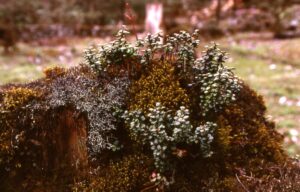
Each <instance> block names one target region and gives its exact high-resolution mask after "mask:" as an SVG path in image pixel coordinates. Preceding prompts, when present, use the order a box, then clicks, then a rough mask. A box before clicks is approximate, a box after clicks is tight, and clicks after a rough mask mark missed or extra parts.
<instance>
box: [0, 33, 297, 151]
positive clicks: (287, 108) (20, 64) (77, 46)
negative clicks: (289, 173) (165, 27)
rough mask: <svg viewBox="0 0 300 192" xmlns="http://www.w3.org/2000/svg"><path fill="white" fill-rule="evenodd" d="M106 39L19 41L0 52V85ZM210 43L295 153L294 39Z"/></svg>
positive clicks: (254, 37) (34, 75)
mask: <svg viewBox="0 0 300 192" xmlns="http://www.w3.org/2000/svg"><path fill="white" fill-rule="evenodd" d="M109 40H110V38H109V37H108V38H104V39H95V38H93V39H92V38H80V39H79V38H73V39H65V40H61V41H56V42H55V43H53V42H51V41H50V42H48V43H45V44H46V45H36V44H34V43H32V44H25V43H19V44H18V45H17V47H18V50H17V51H16V52H15V53H11V54H9V55H4V54H0V85H3V84H7V83H23V82H29V81H32V80H35V79H38V78H41V77H42V76H43V70H44V69H45V68H47V67H49V66H63V67H71V66H75V65H77V64H79V63H81V62H83V57H82V56H83V51H84V49H85V48H87V47H88V46H89V45H90V44H91V43H96V44H99V43H101V42H108V41H109ZM216 42H217V43H219V44H221V47H222V48H223V49H225V50H226V51H227V52H228V53H229V54H230V59H229V62H228V65H229V66H230V67H234V68H236V69H235V72H236V74H237V75H238V76H239V77H241V78H242V79H243V80H245V81H246V82H247V83H248V84H250V86H251V87H252V88H254V89H255V90H257V91H258V92H259V93H260V94H261V95H263V96H264V98H265V102H266V105H267V107H268V114H267V115H268V117H269V118H270V119H273V120H274V121H275V122H276V124H277V129H278V130H279V132H281V133H283V134H284V135H285V136H286V137H285V143H284V145H285V148H286V149H287V151H288V153H289V154H290V155H292V156H294V155H300V39H288V40H274V39H272V37H271V36H270V34H268V33H265V34H261V33H260V34H255V33H243V34H237V35H235V36H231V37H229V38H228V37H226V38H222V39H219V40H216ZM202 45H203V44H202ZM0 52H1V50H0Z"/></svg>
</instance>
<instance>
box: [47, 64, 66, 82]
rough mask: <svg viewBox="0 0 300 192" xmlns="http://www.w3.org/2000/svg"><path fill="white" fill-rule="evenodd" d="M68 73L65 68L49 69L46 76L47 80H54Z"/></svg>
mask: <svg viewBox="0 0 300 192" xmlns="http://www.w3.org/2000/svg"><path fill="white" fill-rule="evenodd" d="M65 73H66V69H65V68H63V67H57V66H55V67H48V68H46V69H45V70H44V74H45V75H46V78H47V79H53V78H54V77H56V76H61V75H64V74H65Z"/></svg>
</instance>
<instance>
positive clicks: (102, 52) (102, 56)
mask: <svg viewBox="0 0 300 192" xmlns="http://www.w3.org/2000/svg"><path fill="white" fill-rule="evenodd" d="M128 34H129V32H128V31H126V30H124V29H122V30H120V31H119V32H118V34H117V35H116V40H114V41H112V42H111V43H109V44H107V45H104V46H103V45H102V46H99V49H95V48H93V47H91V48H89V49H87V50H86V52H85V60H86V63H87V64H88V65H90V66H91V67H92V68H93V69H94V70H95V71H97V72H98V73H100V72H101V71H107V70H108V68H109V67H111V66H114V65H117V66H118V65H119V66H120V65H125V64H126V63H127V62H130V60H132V59H133V58H134V57H137V48H136V47H135V46H133V45H131V44H130V43H128V42H127V41H126V39H125V38H126V35H128Z"/></svg>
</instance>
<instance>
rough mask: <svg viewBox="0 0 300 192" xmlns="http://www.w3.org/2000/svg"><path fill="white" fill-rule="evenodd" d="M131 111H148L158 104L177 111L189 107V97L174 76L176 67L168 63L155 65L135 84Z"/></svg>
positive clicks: (132, 92) (131, 97)
mask: <svg viewBox="0 0 300 192" xmlns="http://www.w3.org/2000/svg"><path fill="white" fill-rule="evenodd" d="M129 92H130V93H129V95H130V96H129V98H130V104H129V109H130V110H143V111H147V110H148V109H149V108H153V107H155V104H156V103H157V102H160V103H161V105H162V106H165V107H166V108H167V109H173V110H176V109H178V108H179V107H180V106H189V99H188V96H187V94H186V92H185V90H184V89H183V88H181V87H180V84H179V81H178V79H177V78H176V76H175V74H174V67H173V66H172V65H170V64H168V63H155V64H153V66H152V69H151V70H150V71H149V74H146V75H143V76H142V77H141V78H140V79H139V80H138V81H136V82H134V83H133V85H132V86H131V87H130V90H129Z"/></svg>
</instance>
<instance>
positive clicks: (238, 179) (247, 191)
mask: <svg viewBox="0 0 300 192" xmlns="http://www.w3.org/2000/svg"><path fill="white" fill-rule="evenodd" d="M235 177H236V179H237V181H238V182H239V183H240V184H241V186H242V187H243V189H244V190H245V191H246V192H250V191H249V190H248V189H247V188H246V187H245V185H244V184H243V183H242V182H241V180H240V178H239V177H238V176H237V174H235Z"/></svg>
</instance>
